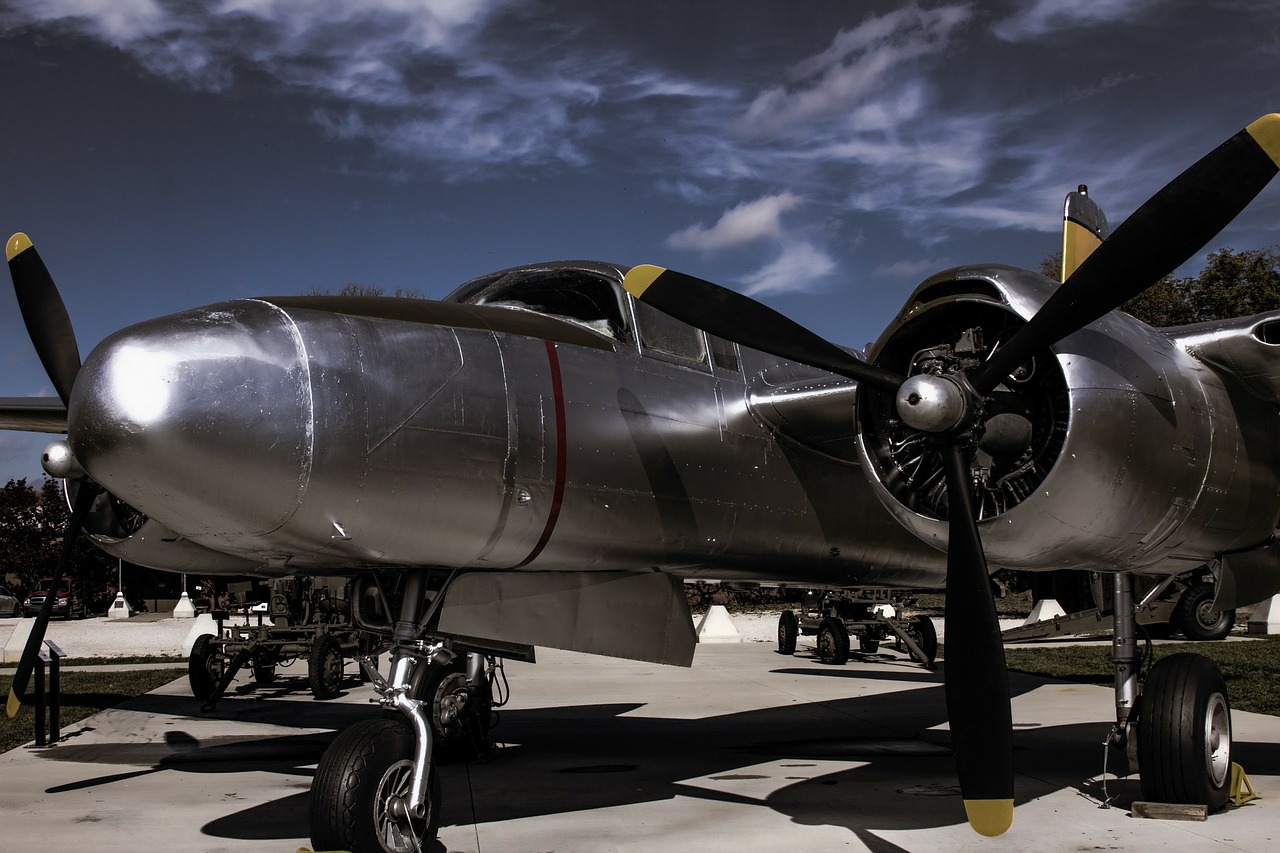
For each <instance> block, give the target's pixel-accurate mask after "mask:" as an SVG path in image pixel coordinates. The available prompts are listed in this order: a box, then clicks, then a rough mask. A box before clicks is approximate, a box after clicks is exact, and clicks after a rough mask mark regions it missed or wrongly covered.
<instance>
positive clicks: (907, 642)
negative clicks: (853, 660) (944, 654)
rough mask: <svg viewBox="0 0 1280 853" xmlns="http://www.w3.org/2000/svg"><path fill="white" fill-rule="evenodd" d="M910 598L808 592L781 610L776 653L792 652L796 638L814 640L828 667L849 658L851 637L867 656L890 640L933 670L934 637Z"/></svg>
mask: <svg viewBox="0 0 1280 853" xmlns="http://www.w3.org/2000/svg"><path fill="white" fill-rule="evenodd" d="M915 604H916V598H915V597H914V596H913V595H912V594H910V593H906V592H904V591H902V590H889V589H848V590H811V591H808V592H805V593H804V594H803V603H802V606H801V607H800V609H799V611H798V612H797V611H793V610H784V611H782V615H781V616H780V617H779V618H778V651H779V652H781V653H782V654H786V655H789V654H792V653H794V652H795V650H796V638H797V637H798V636H800V635H804V636H816V637H817V638H818V659H819V660H821V661H822V662H823V663H827V664H831V665H833V666H843V665H844V664H845V663H846V662H847V661H848V660H849V648H850V642H851V639H852V638H857V641H858V651H860V652H863V653H867V654H871V653H874V652H876V651H878V650H879V648H880V645H881V643H885V642H887V641H889V640H890V639H892V640H893V642H894V645H895V647H896V648H897V649H898V650H899V651H904V652H906V653H907V654H909V655H910V656H911V657H912V658H913V659H914V660H916V661H918V662H919V663H922V664H924V665H925V666H926V667H930V668H932V667H933V661H934V659H935V658H936V657H937V656H938V634H937V632H936V631H935V630H934V627H933V621H932V620H931V619H930V618H929V616H928V615H927V614H925V613H921V612H919V611H913V608H914V606H915Z"/></svg>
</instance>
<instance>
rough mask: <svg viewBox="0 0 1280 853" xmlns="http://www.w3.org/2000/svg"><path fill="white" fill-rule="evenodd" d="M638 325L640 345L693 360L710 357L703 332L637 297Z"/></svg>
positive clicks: (704, 360) (699, 360) (703, 361)
mask: <svg viewBox="0 0 1280 853" xmlns="http://www.w3.org/2000/svg"><path fill="white" fill-rule="evenodd" d="M635 306H636V327H637V328H638V329H639V330H640V345H641V346H642V347H644V348H645V349H647V350H655V351H657V352H660V353H665V354H667V355H674V356H676V357H677V358H682V359H687V360H689V361H696V362H701V363H703V364H705V363H706V361H707V348H706V344H704V343H703V338H702V332H701V331H699V330H698V329H695V328H694V327H693V326H689V325H687V324H685V323H682V322H680V321H679V320H677V319H676V318H674V317H672V316H671V315H670V314H665V313H663V312H662V311H659V310H658V309H657V308H654V307H653V306H652V305H650V304H649V303H647V302H640V301H638V300H637V301H636V303H635Z"/></svg>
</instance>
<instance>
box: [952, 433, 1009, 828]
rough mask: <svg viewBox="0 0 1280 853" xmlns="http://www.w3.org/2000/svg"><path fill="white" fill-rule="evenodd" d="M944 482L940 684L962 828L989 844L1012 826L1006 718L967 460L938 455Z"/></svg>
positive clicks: (1005, 679) (999, 649) (957, 450)
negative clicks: (944, 574)
mask: <svg viewBox="0 0 1280 853" xmlns="http://www.w3.org/2000/svg"><path fill="white" fill-rule="evenodd" d="M942 458H943V464H944V466H945V469H946V478H947V516H948V518H949V522H948V530H949V535H950V540H949V542H950V544H949V545H948V548H947V589H946V593H947V600H946V615H945V617H944V621H945V637H946V646H947V648H946V656H945V658H944V660H945V670H944V674H945V680H946V692H947V717H948V718H949V720H950V724H951V743H952V748H953V749H954V751H955V756H956V775H957V776H958V777H959V779H960V793H961V795H962V796H963V797H964V810H965V814H966V816H967V817H968V819H969V825H970V826H972V827H973V829H974V830H975V831H976V832H978V833H979V834H981V835H986V836H996V835H1000V834H1001V833H1003V832H1004V831H1005V830H1007V829H1008V828H1009V827H1010V825H1012V823H1013V714H1012V712H1011V711H1010V709H1009V675H1008V672H1007V671H1006V670H1005V663H1004V643H1003V642H1002V641H1001V639H1000V623H999V622H998V621H997V619H996V605H995V600H994V599H993V598H992V597H991V581H990V579H989V578H988V576H987V558H986V556H985V555H984V554H983V551H982V541H981V539H980V538H979V536H978V523H977V521H976V518H977V515H976V508H975V507H974V504H973V494H972V491H971V487H970V482H969V464H968V459H967V452H966V451H965V450H964V449H963V448H961V447H959V446H957V445H955V444H949V445H947V446H946V447H944V448H943V450H942Z"/></svg>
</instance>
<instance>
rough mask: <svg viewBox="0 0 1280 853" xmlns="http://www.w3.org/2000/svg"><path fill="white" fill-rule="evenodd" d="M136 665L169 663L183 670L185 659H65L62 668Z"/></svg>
mask: <svg viewBox="0 0 1280 853" xmlns="http://www.w3.org/2000/svg"><path fill="white" fill-rule="evenodd" d="M136 663H169V664H173V666H174V667H175V668H179V669H181V668H185V667H186V665H187V659H186V658H184V657H182V656H181V655H125V656H124V657H116V658H82V657H76V656H74V655H73V656H71V657H66V658H63V659H62V665H63V666H131V665H133V664H136Z"/></svg>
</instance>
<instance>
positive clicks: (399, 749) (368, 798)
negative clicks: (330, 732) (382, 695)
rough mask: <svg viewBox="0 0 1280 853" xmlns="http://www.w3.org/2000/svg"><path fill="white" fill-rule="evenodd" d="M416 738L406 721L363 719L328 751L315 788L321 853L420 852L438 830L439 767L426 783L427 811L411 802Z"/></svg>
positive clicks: (314, 824)
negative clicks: (345, 852)
mask: <svg viewBox="0 0 1280 853" xmlns="http://www.w3.org/2000/svg"><path fill="white" fill-rule="evenodd" d="M413 751H414V735H413V731H412V730H411V729H410V728H409V726H408V725H407V723H406V722H405V721H403V720H394V719H377V720H364V721H363V722H360V723H356V724H355V725H353V726H351V727H349V728H347V729H346V730H345V731H343V732H342V734H340V735H339V736H338V738H337V739H336V740H335V741H334V742H333V744H332V745H330V747H329V748H328V749H327V750H326V751H325V754H324V757H323V759H322V760H321V761H320V764H319V766H317V767H316V776H315V781H314V782H312V785H311V843H312V844H313V845H314V847H315V849H317V850H349V851H352V853H416V851H419V850H423V849H424V848H426V847H427V846H428V845H429V844H430V843H431V841H432V840H433V839H434V838H435V837H436V831H437V829H438V828H439V826H440V786H439V784H437V781H436V773H435V767H434V766H433V767H432V768H431V772H430V774H429V776H428V779H427V786H428V791H429V794H428V797H427V800H426V809H425V812H424V813H423V814H421V815H415V814H413V812H412V810H410V809H409V807H408V805H407V803H408V801H409V796H410V786H411V784H412V780H413V759H412V756H413Z"/></svg>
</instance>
